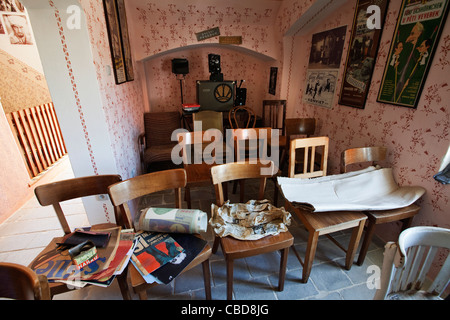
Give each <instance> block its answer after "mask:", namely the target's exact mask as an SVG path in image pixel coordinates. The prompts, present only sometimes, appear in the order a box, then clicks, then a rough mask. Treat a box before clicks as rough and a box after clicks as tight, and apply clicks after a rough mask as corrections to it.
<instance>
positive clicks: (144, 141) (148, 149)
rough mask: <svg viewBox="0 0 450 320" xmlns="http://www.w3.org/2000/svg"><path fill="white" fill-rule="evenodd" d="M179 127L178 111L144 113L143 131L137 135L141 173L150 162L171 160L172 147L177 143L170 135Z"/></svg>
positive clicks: (145, 170)
mask: <svg viewBox="0 0 450 320" xmlns="http://www.w3.org/2000/svg"><path fill="white" fill-rule="evenodd" d="M179 128H181V118H180V114H179V113H178V111H172V112H148V113H144V129H145V132H144V133H142V134H140V135H139V137H138V146H139V151H140V152H139V154H140V159H141V166H142V172H143V173H145V172H147V169H148V166H149V165H150V164H151V163H154V162H164V161H170V160H171V152H172V149H173V147H174V146H175V145H176V144H177V142H176V141H172V140H171V137H172V133H173V131H174V130H176V129H179Z"/></svg>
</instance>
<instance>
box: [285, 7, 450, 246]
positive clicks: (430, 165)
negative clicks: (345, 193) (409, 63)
mask: <svg viewBox="0 0 450 320" xmlns="http://www.w3.org/2000/svg"><path fill="white" fill-rule="evenodd" d="M400 4H401V1H391V2H390V6H389V10H388V14H387V17H386V23H385V27H384V30H383V34H382V38H381V43H380V47H379V52H378V58H377V61H376V67H375V70H374V73H373V78H372V82H371V87H370V91H369V94H368V98H367V102H366V106H365V109H362V110H361V109H356V108H351V107H347V106H342V105H339V104H338V100H339V99H338V96H337V95H338V93H336V94H335V97H334V105H333V108H332V109H331V110H329V109H325V108H321V107H317V106H313V105H308V104H304V103H302V96H303V93H304V88H305V83H304V79H305V78H306V70H307V66H308V55H307V54H306V55H305V54H304V53H305V52H309V50H310V47H311V38H312V34H314V33H317V32H320V31H324V30H328V29H332V28H336V27H338V26H342V25H348V26H351V24H352V19H353V14H354V8H355V1H347V3H346V4H345V5H344V6H342V7H341V8H340V9H339V10H337V11H336V12H335V13H333V14H332V15H331V16H329V17H326V18H324V19H323V23H321V24H320V25H319V26H318V27H316V28H315V29H314V30H313V31H311V32H310V33H309V34H307V35H302V36H297V37H294V38H291V41H290V45H291V46H292V47H291V48H285V50H291V56H292V57H294V58H293V59H291V60H290V61H292V63H291V64H290V65H289V64H288V63H289V62H288V61H285V63H284V68H285V69H288V68H289V69H292V70H293V72H292V75H291V76H290V77H288V81H287V82H285V83H283V85H284V86H285V91H286V92H288V97H287V100H288V102H287V104H288V117H316V118H318V119H319V127H318V132H317V133H318V134H319V135H326V136H329V137H330V144H331V145H330V155H329V169H330V172H329V173H338V172H339V165H340V154H341V152H342V151H343V150H345V149H347V148H351V147H358V146H370V145H384V146H386V147H387V148H388V150H389V152H388V160H387V163H386V164H385V165H386V166H391V167H392V168H393V169H394V175H395V178H396V180H397V182H398V183H399V184H400V185H420V186H423V187H425V188H426V190H427V193H426V194H425V196H423V197H422V199H421V200H420V201H419V204H420V205H421V207H422V209H421V211H420V213H419V215H418V216H417V217H416V218H415V220H414V225H431V226H441V227H446V228H449V227H450V219H449V215H450V192H449V191H450V189H448V188H449V187H448V186H445V185H442V184H440V183H438V182H436V181H435V180H434V179H433V175H434V174H436V173H437V171H438V168H439V166H440V162H441V159H442V158H443V156H444V154H445V152H446V151H447V148H448V147H449V141H450V134H449V127H450V107H449V104H450V99H449V98H450V87H449V80H448V74H449V72H450V24H449V23H448V22H447V23H446V25H445V27H444V30H443V33H442V35H441V39H440V42H439V44H438V47H437V52H436V54H435V56H434V59H433V64H432V66H431V69H430V72H429V73H428V78H427V81H426V83H425V86H424V90H423V92H422V95H421V100H420V102H419V104H418V106H417V109H410V108H405V107H399V106H394V105H389V104H382V103H378V102H377V101H376V99H377V94H378V90H379V87H380V82H381V78H382V76H383V70H384V66H385V64H386V59H387V54H388V52H389V48H390V41H391V39H392V35H393V32H394V29H395V25H396V20H397V16H398V12H399V9H400ZM350 29H351V27H349V28H348V29H347V32H348V33H347V39H346V44H345V47H344V54H343V57H342V61H341V68H340V73H339V80H338V84H337V88H340V86H341V81H340V78H341V76H342V73H343V70H344V64H345V56H346V52H347V48H348V39H349V36H350V32H351V30H350ZM337 91H339V90H337ZM377 232H378V233H379V234H380V235H381V236H382V237H383V238H385V239H395V237H396V236H397V234H398V233H397V232H398V225H395V224H387V225H383V226H382V227H380V228H379V229H377Z"/></svg>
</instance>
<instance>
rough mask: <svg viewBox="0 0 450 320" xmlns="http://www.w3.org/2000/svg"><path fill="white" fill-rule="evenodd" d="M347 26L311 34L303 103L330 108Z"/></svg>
mask: <svg viewBox="0 0 450 320" xmlns="http://www.w3.org/2000/svg"><path fill="white" fill-rule="evenodd" d="M346 31H347V26H343V27H338V28H335V29H332V30H327V31H323V32H319V33H316V34H313V36H312V43H311V51H310V54H309V64H308V70H307V76H306V89H305V93H304V94H303V102H305V103H310V104H313V105H316V106H321V107H325V108H329V109H330V108H331V107H332V106H333V98H334V93H335V90H336V83H337V76H338V73H339V66H340V63H341V57H342V50H343V47H344V42H345V33H346Z"/></svg>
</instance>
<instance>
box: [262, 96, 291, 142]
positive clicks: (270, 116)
mask: <svg viewBox="0 0 450 320" xmlns="http://www.w3.org/2000/svg"><path fill="white" fill-rule="evenodd" d="M285 120H286V100H263V111H262V121H263V126H264V127H271V128H273V129H280V130H281V134H285V130H284V128H285Z"/></svg>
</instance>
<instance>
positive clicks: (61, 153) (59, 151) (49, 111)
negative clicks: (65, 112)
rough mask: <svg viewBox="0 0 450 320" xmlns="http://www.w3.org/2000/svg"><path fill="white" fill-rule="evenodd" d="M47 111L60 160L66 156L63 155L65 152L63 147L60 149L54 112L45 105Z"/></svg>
mask: <svg viewBox="0 0 450 320" xmlns="http://www.w3.org/2000/svg"><path fill="white" fill-rule="evenodd" d="M45 111H46V113H47V115H48V119H49V122H50V128H51V130H52V131H51V132H52V136H53V138H54V140H55V146H56V150H57V152H58V155H59V158H61V157H62V156H63V155H64V154H63V152H62V150H61V147H60V145H59V143H58V134H57V133H56V129H55V122H54V121H53V116H52V110H51V108H50V105H49V104H48V103H47V104H46V105H45Z"/></svg>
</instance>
